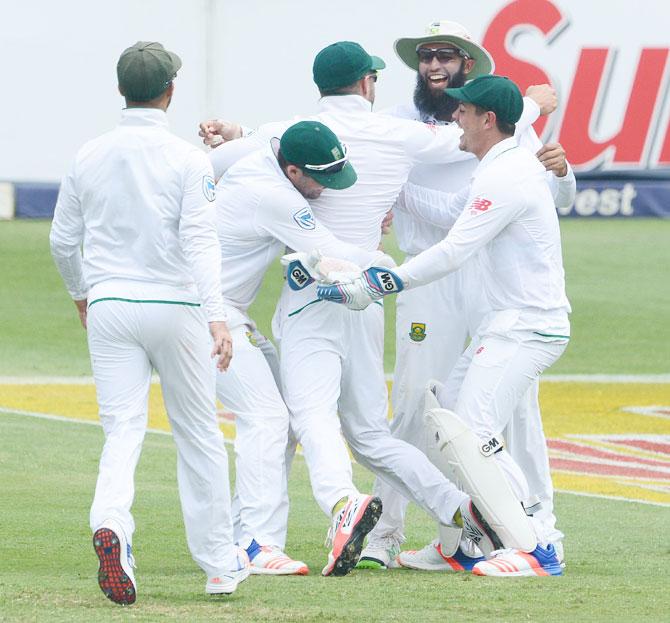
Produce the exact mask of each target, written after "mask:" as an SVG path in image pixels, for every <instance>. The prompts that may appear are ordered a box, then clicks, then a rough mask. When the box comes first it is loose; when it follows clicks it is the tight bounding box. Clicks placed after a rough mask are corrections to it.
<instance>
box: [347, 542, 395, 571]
mask: <svg viewBox="0 0 670 623" xmlns="http://www.w3.org/2000/svg"><path fill="white" fill-rule="evenodd" d="M399 553H400V539H399V538H398V537H396V536H395V535H391V536H383V537H380V538H378V539H371V540H370V541H368V544H367V545H366V546H365V549H364V550H363V551H362V552H361V558H360V560H359V561H358V564H357V565H356V569H397V568H398V567H399V566H400V565H399V564H398V562H397V560H396V556H397V555H398V554H399Z"/></svg>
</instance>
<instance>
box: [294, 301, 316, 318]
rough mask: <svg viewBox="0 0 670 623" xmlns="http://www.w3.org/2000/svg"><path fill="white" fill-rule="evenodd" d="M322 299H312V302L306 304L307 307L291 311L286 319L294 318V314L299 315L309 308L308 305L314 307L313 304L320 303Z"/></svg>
mask: <svg viewBox="0 0 670 623" xmlns="http://www.w3.org/2000/svg"><path fill="white" fill-rule="evenodd" d="M321 300H322V299H314V300H313V301H310V302H309V303H307V305H303V306H302V307H301V308H300V309H296V310H295V311H292V312H291V313H290V314H289V315H288V317H289V318H290V317H291V316H295V315H296V314H299V313H300V312H301V311H302V310H303V309H305V308H306V307H309V306H310V305H314V303H320V302H321Z"/></svg>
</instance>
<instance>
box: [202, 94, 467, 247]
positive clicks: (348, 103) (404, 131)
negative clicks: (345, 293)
mask: <svg viewBox="0 0 670 623" xmlns="http://www.w3.org/2000/svg"><path fill="white" fill-rule="evenodd" d="M308 119H312V120H316V121H320V122H321V123H323V124H325V125H327V126H328V127H329V128H330V129H331V130H332V131H333V132H334V133H335V134H336V135H337V137H338V138H339V139H340V141H342V142H343V143H346V144H347V146H348V148H349V159H350V161H351V164H352V165H353V167H354V169H355V170H356V173H357V175H358V181H357V182H356V184H354V185H353V186H352V187H350V188H347V189H345V190H331V189H326V190H324V192H323V193H322V195H321V197H320V198H319V199H316V200H313V201H310V205H311V206H312V209H313V211H314V215H315V216H316V217H317V218H318V219H319V221H320V222H321V223H322V224H323V225H325V226H326V227H327V228H328V229H329V230H330V232H331V233H332V234H333V235H335V236H336V237H337V238H339V239H340V240H343V241H345V242H349V243H351V244H354V245H356V246H358V247H361V248H364V249H367V250H370V251H372V250H374V249H376V248H377V247H378V246H379V241H380V238H381V222H382V220H383V218H384V216H385V215H386V213H387V212H388V211H389V210H390V209H391V207H392V206H393V202H394V201H395V199H396V197H397V196H398V193H399V192H400V189H401V188H402V186H403V184H404V183H405V182H406V181H407V177H408V175H409V172H410V170H411V169H412V167H413V166H414V165H415V164H416V163H417V162H435V163H438V162H439V163H446V162H452V161H454V160H462V159H464V157H465V156H464V155H463V152H461V151H460V150H459V148H458V144H459V140H460V135H461V130H460V128H459V127H458V126H456V125H455V124H452V125H449V126H444V127H438V126H434V125H428V124H425V123H421V122H418V121H411V120H407V119H397V118H394V117H390V116H388V115H382V114H377V113H373V112H372V104H371V103H370V102H369V101H368V100H366V99H365V98H364V97H361V96H359V95H331V96H327V97H322V98H321V99H320V100H319V112H318V114H317V115H315V116H313V117H309V118H308ZM299 120H300V119H297V118H296V119H294V120H292V121H287V122H279V123H269V124H265V125H263V126H260V127H259V128H258V129H257V130H256V131H255V132H253V133H251V134H250V135H249V136H247V137H245V138H242V139H238V140H235V141H231V142H229V143H225V144H223V145H221V146H220V147H217V148H216V149H214V150H212V152H211V154H210V159H211V161H212V164H213V166H214V173H215V175H216V176H219V175H221V174H222V173H223V172H225V170H226V169H227V168H228V167H229V166H231V165H232V163H233V162H235V161H237V160H238V159H239V158H240V157H241V156H243V155H246V154H247V153H250V152H251V151H254V150H256V149H258V148H260V147H262V146H264V145H267V143H268V141H269V140H270V139H271V138H272V137H281V135H282V133H283V132H284V130H286V128H288V127H289V126H290V125H291V124H292V123H295V122H297V121H299Z"/></svg>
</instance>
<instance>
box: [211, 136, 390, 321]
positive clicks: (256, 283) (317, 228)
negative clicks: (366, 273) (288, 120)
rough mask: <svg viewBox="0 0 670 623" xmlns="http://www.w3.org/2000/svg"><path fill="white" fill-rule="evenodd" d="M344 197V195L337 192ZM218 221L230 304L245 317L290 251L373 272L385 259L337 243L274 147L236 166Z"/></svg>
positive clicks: (219, 198)
mask: <svg viewBox="0 0 670 623" xmlns="http://www.w3.org/2000/svg"><path fill="white" fill-rule="evenodd" d="M334 192H342V191H334ZM215 205H216V217H217V227H218V234H219V243H220V246H221V290H222V293H223V298H224V301H225V303H227V304H230V305H232V306H234V307H236V308H237V309H239V310H240V311H242V312H246V310H247V309H248V307H249V306H250V305H251V303H252V302H253V301H254V299H255V298H256V295H257V294H258V290H259V289H260V287H261V283H262V280H263V275H264V274H265V272H266V270H267V268H268V266H269V265H270V264H271V263H272V261H273V260H274V259H275V258H276V257H277V255H279V254H280V253H282V252H283V251H284V248H285V247H289V248H290V249H293V250H294V251H303V252H310V251H312V250H314V249H318V250H319V251H321V252H322V253H323V255H325V256H329V257H337V258H343V259H348V260H350V261H352V262H354V263H355V264H357V265H359V266H361V267H368V266H370V265H371V263H373V262H374V261H376V260H377V259H378V258H379V256H380V255H381V253H380V252H377V251H372V252H370V251H364V250H363V249H360V248H358V247H356V246H354V245H351V244H347V243H345V242H342V241H340V240H338V239H337V238H335V236H333V234H332V233H331V232H330V231H328V229H326V228H325V227H324V226H323V225H322V223H321V222H320V221H319V220H317V219H315V218H314V214H313V213H312V210H311V208H310V205H309V203H308V202H307V200H306V199H305V198H304V197H303V196H302V195H301V194H300V193H299V192H298V191H297V190H296V189H295V187H294V186H293V184H292V183H291V182H290V180H289V179H288V178H287V177H286V175H284V172H283V171H282V170H281V168H280V166H279V164H278V162H277V158H276V157H275V155H274V153H273V151H272V149H271V147H270V146H267V147H266V148H264V149H262V150H260V151H256V152H254V153H252V154H251V155H249V156H246V157H245V158H242V159H241V160H240V161H239V162H237V163H236V164H234V165H233V166H232V167H231V168H230V169H228V171H227V173H226V174H225V175H224V176H223V177H222V178H221V179H220V180H219V183H218V184H217V193H216V202H215Z"/></svg>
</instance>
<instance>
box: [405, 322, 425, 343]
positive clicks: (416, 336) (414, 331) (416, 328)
mask: <svg viewBox="0 0 670 623" xmlns="http://www.w3.org/2000/svg"><path fill="white" fill-rule="evenodd" d="M409 339H410V340H412V342H423V341H424V340H425V339H426V323H425V322H413V323H412V326H411V327H410V330H409Z"/></svg>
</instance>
